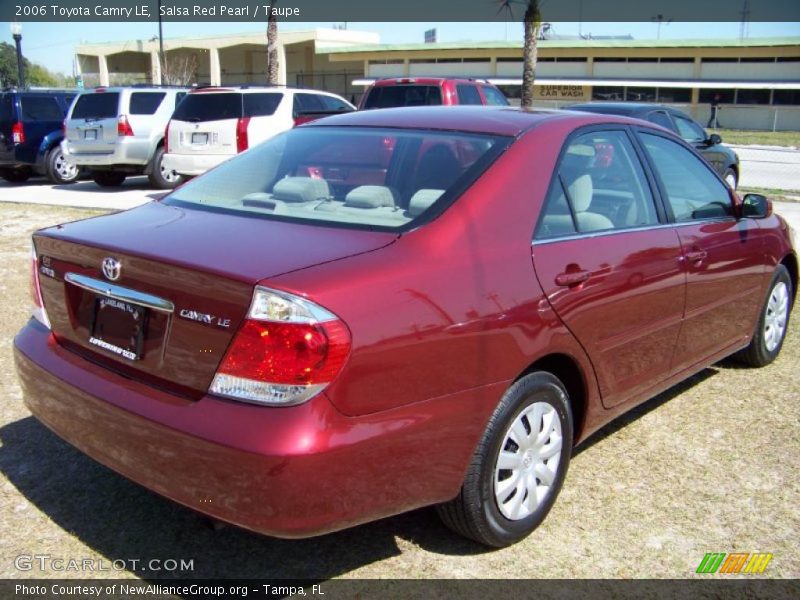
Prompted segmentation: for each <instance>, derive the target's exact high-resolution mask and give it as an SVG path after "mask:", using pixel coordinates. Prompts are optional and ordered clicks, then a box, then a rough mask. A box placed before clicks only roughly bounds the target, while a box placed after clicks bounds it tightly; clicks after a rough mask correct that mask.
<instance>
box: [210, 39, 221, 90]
mask: <svg viewBox="0 0 800 600" xmlns="http://www.w3.org/2000/svg"><path fill="white" fill-rule="evenodd" d="M208 82H209V83H210V84H211V85H215V86H220V85H222V71H221V70H220V67H219V48H209V49H208Z"/></svg>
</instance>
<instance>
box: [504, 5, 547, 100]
mask: <svg viewBox="0 0 800 600" xmlns="http://www.w3.org/2000/svg"><path fill="white" fill-rule="evenodd" d="M539 2H540V0H497V3H498V4H499V5H500V8H499V9H498V11H497V13H498V14H499V13H500V12H501V11H506V12H508V14H509V15H510V16H511V18H513V17H514V10H513V7H512V4H522V5H524V6H525V15H524V16H523V17H522V24H523V27H524V29H525V41H524V43H523V45H522V98H521V100H520V105H521V106H522V107H524V108H530V107H531V106H533V85H534V81H535V80H536V58H537V54H538V46H537V41H538V40H539V31H540V30H541V27H542V16H541V13H540V11H539Z"/></svg>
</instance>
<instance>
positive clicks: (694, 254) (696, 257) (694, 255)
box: [686, 250, 708, 262]
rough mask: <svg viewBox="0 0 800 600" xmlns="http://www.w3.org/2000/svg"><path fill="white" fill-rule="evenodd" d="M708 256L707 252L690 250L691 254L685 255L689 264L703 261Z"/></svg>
mask: <svg viewBox="0 0 800 600" xmlns="http://www.w3.org/2000/svg"><path fill="white" fill-rule="evenodd" d="M707 256H708V252H706V251H705V250H692V251H691V252H687V253H686V260H688V261H689V262H700V261H702V260H705V259H706V257H707Z"/></svg>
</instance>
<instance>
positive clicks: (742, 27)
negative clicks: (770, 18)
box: [739, 0, 750, 40]
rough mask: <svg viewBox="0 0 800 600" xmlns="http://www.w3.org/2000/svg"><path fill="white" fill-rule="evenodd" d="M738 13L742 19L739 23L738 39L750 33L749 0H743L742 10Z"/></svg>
mask: <svg viewBox="0 0 800 600" xmlns="http://www.w3.org/2000/svg"><path fill="white" fill-rule="evenodd" d="M739 14H741V15H742V20H741V22H740V23H739V40H743V39H744V38H746V37H747V36H748V35H749V34H750V22H749V18H750V0H744V4H743V5H742V11H741V13H739Z"/></svg>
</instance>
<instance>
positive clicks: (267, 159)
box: [165, 127, 510, 230]
mask: <svg viewBox="0 0 800 600" xmlns="http://www.w3.org/2000/svg"><path fill="white" fill-rule="evenodd" d="M509 143H510V138H506V137H497V136H486V135H476V134H469V133H459V132H435V131H416V130H405V129H378V128H367V127H364V128H358V127H300V128H297V129H292V130H290V131H288V132H286V133H284V134H281V135H278V136H276V137H274V138H272V139H270V140H269V141H267V142H265V143H263V144H261V145H259V146H257V147H255V148H253V149H251V150H250V151H248V152H246V153H244V154H242V155H240V156H239V157H237V158H234V159H232V160H230V161H228V162H226V163H224V164H222V165H220V166H219V167H217V168H216V169H214V170H213V171H210V172H209V173H207V174H206V175H203V176H202V177H198V178H197V179H196V180H193V181H190V182H189V183H187V184H186V185H184V186H182V187H181V188H180V189H178V190H176V191H174V192H173V193H172V194H171V195H170V196H169V197H168V198H167V199H166V200H165V202H166V203H167V204H177V205H183V206H187V207H190V208H195V209H199V210H212V211H218V212H228V213H235V214H240V215H248V216H255V217H262V218H268V219H274V220H293V221H299V220H302V221H311V222H316V223H324V224H328V225H337V224H338V225H344V226H360V227H366V228H370V229H381V230H398V229H402V228H404V227H406V226H410V225H413V224H414V222H415V221H417V219H418V218H419V217H421V216H422V215H424V214H426V213H427V214H434V213H435V214H438V212H437V211H438V210H440V209H441V210H443V209H444V207H446V206H447V205H449V203H450V202H451V201H453V200H454V199H455V198H457V196H458V195H459V194H460V193H461V191H462V190H463V189H464V188H465V186H467V185H469V184H470V183H471V182H472V181H473V180H474V179H475V178H477V177H478V176H479V175H480V174H481V173H482V172H483V171H484V170H485V169H486V168H487V167H488V165H489V164H491V162H492V161H493V160H494V158H496V157H497V156H498V155H499V153H500V152H501V151H502V150H503V149H504V148H505V147H506V146H507V145H508V144H509ZM429 211H431V212H429Z"/></svg>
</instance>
